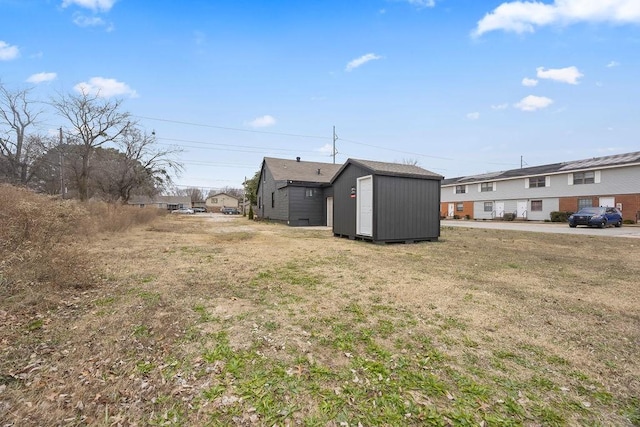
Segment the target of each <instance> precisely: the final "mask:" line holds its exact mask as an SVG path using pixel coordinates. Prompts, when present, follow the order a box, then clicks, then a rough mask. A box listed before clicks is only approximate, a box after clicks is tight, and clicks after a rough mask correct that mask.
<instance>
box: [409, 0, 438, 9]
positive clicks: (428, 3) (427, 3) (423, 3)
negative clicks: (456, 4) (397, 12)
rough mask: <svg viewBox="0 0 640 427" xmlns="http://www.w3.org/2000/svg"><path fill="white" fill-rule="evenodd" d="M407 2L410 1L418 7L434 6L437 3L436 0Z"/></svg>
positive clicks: (412, 0)
mask: <svg viewBox="0 0 640 427" xmlns="http://www.w3.org/2000/svg"><path fill="white" fill-rule="evenodd" d="M407 3H409V4H410V5H412V6H416V7H421V8H422V7H434V6H435V5H436V1H435V0H407Z"/></svg>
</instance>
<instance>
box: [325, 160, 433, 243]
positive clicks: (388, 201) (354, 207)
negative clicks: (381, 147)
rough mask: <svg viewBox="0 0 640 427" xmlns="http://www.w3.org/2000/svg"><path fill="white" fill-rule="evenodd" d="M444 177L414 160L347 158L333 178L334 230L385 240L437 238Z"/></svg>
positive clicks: (339, 232)
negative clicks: (401, 161) (407, 163)
mask: <svg viewBox="0 0 640 427" xmlns="http://www.w3.org/2000/svg"><path fill="white" fill-rule="evenodd" d="M442 178H443V177H442V176H441V175H438V174H436V173H433V172H430V171H428V170H426V169H423V168H421V167H418V166H414V165H405V164H398V163H385V162H376V161H370V160H356V159H349V160H347V161H346V163H345V164H344V165H343V166H342V167H341V168H340V170H339V171H338V172H337V173H336V175H335V176H334V177H333V179H332V181H331V185H332V187H333V196H334V200H333V213H334V214H333V218H334V220H333V234H334V236H338V237H348V238H350V239H362V240H368V241H372V242H381V243H382V242H407V243H409V242H416V241H425V240H429V241H436V240H438V237H440V182H441V180H442Z"/></svg>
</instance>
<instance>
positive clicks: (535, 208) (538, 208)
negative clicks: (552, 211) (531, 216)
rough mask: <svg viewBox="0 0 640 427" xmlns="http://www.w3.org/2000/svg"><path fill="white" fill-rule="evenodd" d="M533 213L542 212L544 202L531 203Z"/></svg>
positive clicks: (534, 201) (533, 201)
mask: <svg viewBox="0 0 640 427" xmlns="http://www.w3.org/2000/svg"><path fill="white" fill-rule="evenodd" d="M531 212H542V200H532V201H531Z"/></svg>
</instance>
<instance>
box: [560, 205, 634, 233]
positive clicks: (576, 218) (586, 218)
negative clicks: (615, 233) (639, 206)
mask: <svg viewBox="0 0 640 427" xmlns="http://www.w3.org/2000/svg"><path fill="white" fill-rule="evenodd" d="M578 225H587V226H589V227H600V228H604V227H606V226H607V225H614V226H616V227H621V226H622V214H621V213H620V211H619V210H618V209H616V208H607V207H600V208H582V209H580V210H579V211H578V212H576V213H574V214H573V215H571V216H570V217H569V227H572V228H573V227H576V226H578Z"/></svg>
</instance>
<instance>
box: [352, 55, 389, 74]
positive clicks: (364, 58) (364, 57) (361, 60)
mask: <svg viewBox="0 0 640 427" xmlns="http://www.w3.org/2000/svg"><path fill="white" fill-rule="evenodd" d="M376 59H382V57H381V56H378V55H376V54H375V53H367V54H366V55H362V56H361V57H360V58H356V59H354V60H352V61H350V62H349V63H348V64H347V67H346V68H345V71H352V70H355V69H356V68H358V67H360V66H361V65H364V64H366V63H367V62H369V61H374V60H376Z"/></svg>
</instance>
